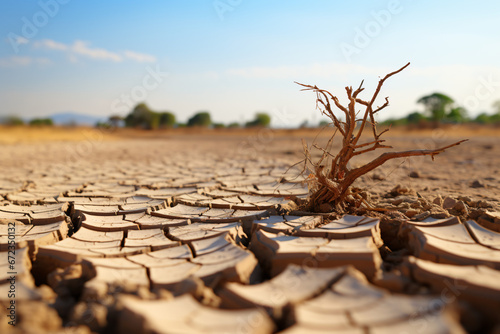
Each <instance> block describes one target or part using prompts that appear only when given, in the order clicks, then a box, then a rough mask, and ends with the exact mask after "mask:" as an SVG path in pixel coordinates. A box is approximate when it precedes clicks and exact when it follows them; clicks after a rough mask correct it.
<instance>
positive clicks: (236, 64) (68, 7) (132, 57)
mask: <svg viewBox="0 0 500 334" xmlns="http://www.w3.org/2000/svg"><path fill="white" fill-rule="evenodd" d="M499 14H500V3H499V2H497V1H482V2H473V1H439V2H437V1H434V2H433V1H415V0H400V1H397V0H396V1H394V0H390V1H351V2H347V1H326V0H308V1H305V0H304V1H298V0H287V1H264V0H200V1H182V0H177V1H168V0H167V1H159V0H157V1H123V0H122V1H117V0H111V1H95V0H86V1H83V0H41V1H19V0H3V1H2V2H1V3H0V18H1V20H0V36H2V38H1V41H2V42H0V100H1V101H2V104H1V107H0V116H2V115H10V114H17V115H21V116H22V117H26V118H30V117H38V116H46V115H50V114H53V113H56V112H63V111H75V112H79V113H86V114H90V115H100V116H103V117H106V116H108V115H110V114H115V113H118V114H121V115H125V114H126V113H127V112H128V111H129V110H130V109H132V108H133V106H134V105H135V104H136V103H138V102H142V101H145V102H146V103H148V104H149V105H150V107H151V108H152V109H154V110H158V111H162V110H170V111H172V112H174V113H175V114H176V115H177V118H178V120H179V121H185V120H187V118H189V117H190V116H191V115H192V114H194V113H195V112H196V111H200V110H209V111H210V112H211V114H212V118H213V119H214V120H215V121H217V122H225V123H228V122H232V121H246V120H249V119H251V118H253V115H254V113H255V112H256V111H267V112H269V113H270V114H271V116H272V119H273V124H274V125H275V126H294V125H297V124H300V123H302V122H303V121H304V120H309V121H310V122H318V121H319V120H320V116H319V112H318V111H315V103H314V100H315V96H314V94H312V93H308V92H300V88H299V87H298V86H297V85H296V84H294V81H299V82H303V83H309V84H317V85H319V86H321V87H323V88H326V89H330V90H331V91H332V92H334V93H336V94H337V95H338V96H339V98H340V99H341V101H342V100H343V98H344V95H345V93H344V87H345V86H346V85H353V86H357V85H359V82H360V81H361V80H362V79H365V87H366V93H365V95H364V97H366V98H369V95H370V93H371V91H372V90H373V88H374V87H375V86H376V84H377V81H378V78H379V76H383V75H385V74H386V73H388V72H390V71H392V70H395V69H397V68H399V67H401V66H403V65H404V64H406V63H407V62H408V61H410V62H411V63H412V64H411V66H410V67H409V68H408V69H407V70H405V71H404V72H402V73H400V74H399V75H397V76H395V77H393V78H391V81H389V82H387V85H386V86H385V88H384V90H383V91H382V93H381V97H384V96H387V95H388V96H389V97H390V101H391V105H390V107H389V108H388V109H386V110H384V112H383V114H382V115H380V118H381V119H385V118H389V117H401V116H404V115H406V114H407V113H409V112H411V111H414V110H419V109H421V106H418V105H417V104H416V103H415V101H416V100H417V99H418V98H419V97H421V96H423V95H425V94H429V93H432V92H434V91H439V92H442V93H445V94H448V95H450V96H451V97H452V98H454V99H455V101H456V102H457V104H458V105H462V106H465V107H466V108H467V109H468V110H469V112H470V114H471V115H476V114H478V113H479V112H481V111H491V110H492V108H491V104H492V103H493V102H494V101H496V100H500V60H499V59H500V43H499V40H498V39H499V38H500V37H499V36H500V25H499V24H498V19H497V18H498V15H499ZM167 73H168V74H167ZM381 103H382V101H381Z"/></svg>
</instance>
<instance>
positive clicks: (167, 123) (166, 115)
mask: <svg viewBox="0 0 500 334" xmlns="http://www.w3.org/2000/svg"><path fill="white" fill-rule="evenodd" d="M174 125H175V115H174V114H173V113H171V112H169V111H165V112H161V113H160V127H161V128H171V127H173V126H174Z"/></svg>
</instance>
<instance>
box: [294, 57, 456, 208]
mask: <svg viewBox="0 0 500 334" xmlns="http://www.w3.org/2000/svg"><path fill="white" fill-rule="evenodd" d="M409 65H410V63H408V64H406V65H405V66H403V67H401V68H400V69H399V70H397V71H394V72H392V73H389V74H387V75H386V76H385V77H383V78H382V79H380V81H379V83H378V86H377V88H376V90H375V93H374V94H373V96H372V97H371V99H370V100H363V99H361V98H360V97H359V95H360V93H361V92H362V91H363V90H364V88H363V82H364V81H362V82H361V84H360V85H359V87H358V88H357V89H356V90H353V89H352V86H348V87H345V90H346V93H347V98H348V100H349V104H348V105H347V106H344V105H342V104H340V102H339V99H338V98H337V97H336V96H334V95H333V94H332V93H330V92H329V91H327V90H324V89H320V88H318V87H317V86H311V85H304V84H301V83H298V82H297V84H299V85H301V86H303V87H305V88H304V89H302V90H306V91H309V90H311V91H314V92H315V93H316V96H317V99H316V107H317V108H318V109H320V111H321V112H322V114H323V115H325V116H327V117H329V118H330V120H331V121H332V125H333V134H332V135H331V138H330V139H329V141H328V143H327V145H326V147H320V146H318V145H317V144H313V145H312V147H311V148H310V147H308V145H307V144H305V143H304V155H305V158H304V160H303V162H304V170H303V172H305V173H307V174H308V178H307V180H308V183H309V189H310V198H309V200H308V204H307V206H308V208H307V209H309V210H312V211H324V208H325V204H326V205H327V207H329V208H331V209H335V210H336V211H337V212H338V213H341V212H345V211H348V209H349V208H351V209H353V208H355V207H360V206H363V205H364V207H365V208H367V209H375V208H374V207H373V206H372V205H371V204H370V203H368V202H367V201H366V199H364V198H363V197H362V196H360V195H359V193H355V192H353V191H351V189H352V187H351V186H352V184H353V183H354V181H355V180H356V179H357V178H359V177H360V176H362V175H364V174H366V173H368V172H370V171H372V170H374V169H375V168H377V167H379V166H381V165H382V164H384V163H385V162H387V161H389V160H391V159H396V158H404V157H411V156H424V155H429V156H431V158H432V160H434V156H435V155H437V154H439V153H442V152H444V151H445V150H446V149H448V148H450V147H453V146H456V145H459V144H460V143H462V142H464V141H465V140H461V141H458V142H456V143H454V144H451V145H448V146H444V147H441V148H437V149H428V150H411V151H400V152H385V153H382V154H381V155H379V156H378V157H377V158H375V159H374V160H372V161H370V162H369V163H367V164H365V165H363V166H361V167H357V168H350V167H349V162H350V161H351V159H352V158H354V157H356V156H358V155H361V154H364V153H368V152H371V151H375V150H377V149H381V148H392V146H389V145H385V144H384V142H385V140H384V139H381V137H382V135H383V134H384V133H385V132H387V131H388V130H389V129H385V130H383V131H381V132H378V130H377V127H376V122H375V114H377V113H378V112H380V111H381V110H383V109H384V108H386V107H387V106H388V105H389V98H388V97H386V98H385V102H384V103H383V104H382V105H381V106H377V107H374V105H375V100H376V99H377V97H378V95H379V93H380V89H381V88H382V86H383V84H384V82H385V81H386V80H387V79H389V78H390V77H391V76H393V75H395V74H397V73H399V72H401V71H402V70H404V69H405V68H406V67H408V66H409ZM358 106H360V107H361V109H364V111H361V110H359V111H358V110H357V108H358ZM335 107H336V108H337V109H338V110H340V111H341V112H342V114H343V115H344V117H343V118H345V121H343V118H341V117H339V116H337V115H336V114H335V113H334V108H335ZM338 110H337V112H339V111H338ZM365 130H368V131H370V130H371V132H372V135H373V138H371V139H370V140H369V141H367V142H362V143H360V139H361V135H362V134H363V132H364V131H365ZM337 133H340V135H341V136H342V140H341V148H340V150H339V151H338V152H337V153H336V154H335V153H333V152H332V143H333V139H334V138H335V135H336V134H337ZM312 148H314V149H316V150H319V151H320V152H321V156H320V158H319V159H318V160H317V161H313V157H312V155H311V149H312Z"/></svg>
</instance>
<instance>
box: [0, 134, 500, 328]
mask: <svg viewBox="0 0 500 334" xmlns="http://www.w3.org/2000/svg"><path fill="white" fill-rule="evenodd" d="M267 131H268V132H263V133H258V134H256V135H249V136H247V137H246V136H210V135H198V136H196V135H189V136H188V135H185V136H168V137H161V138H143V139H134V140H125V139H114V140H101V139H100V137H99V136H94V137H92V136H91V137H89V139H87V140H84V141H79V142H40V143H35V144H22V143H18V144H9V145H3V146H1V147H0V155H1V157H2V159H1V161H0V168H1V171H2V173H1V175H0V267H1V271H0V303H1V304H2V309H1V311H0V315H1V321H0V331H1V332H2V333H11V332H12V333H288V334H292V333H387V332H391V333H462V332H471V333H485V332H491V333H498V331H500V320H499V318H498V314H499V312H500V285H499V282H500V214H499V212H500V210H499V193H500V191H499V187H500V172H499V170H500V167H499V166H500V165H499V163H500V140H499V138H498V137H474V138H471V140H470V141H469V143H467V144H465V145H461V146H460V147H457V148H456V149H453V150H450V151H447V152H445V153H444V154H442V155H439V156H437V157H436V161H435V162H432V161H431V160H430V159H428V158H422V159H417V158H415V159H411V160H410V159H407V160H402V161H394V162H391V163H390V164H388V165H386V166H383V167H382V168H380V169H377V170H375V171H374V172H372V173H371V174H369V175H365V176H363V177H362V178H361V179H360V180H358V181H357V183H356V184H355V186H356V187H359V188H362V189H365V193H366V196H368V197H369V198H370V199H371V200H372V201H373V202H375V203H378V204H379V205H383V206H384V207H385V208H392V209H393V212H394V213H395V214H393V215H380V214H374V213H373V212H366V214H365V215H362V214H358V215H328V214H321V215H320V214H311V213H309V214H308V213H304V212H302V211H300V210H297V205H296V203H300V202H301V201H303V200H304V199H306V198H307V195H308V189H307V184H305V183H304V176H303V175H301V174H300V172H301V170H300V166H297V167H293V168H289V167H290V166H291V165H293V164H294V163H296V162H298V161H300V160H301V159H302V158H303V157H302V155H301V151H300V147H301V144H300V138H299V137H294V136H293V135H290V134H287V133H286V131H285V132H283V133H282V132H280V133H277V132H274V131H273V130H267ZM392 140H393V143H394V144H396V145H395V146H399V147H402V148H406V149H407V148H425V147H427V146H429V145H438V144H442V143H447V141H451V140H452V139H450V138H447V137H446V136H439V137H438V138H434V139H431V140H429V139H428V138H425V137H419V136H415V137H411V136H405V137H397V138H394V139H392ZM363 159H367V161H368V159H370V156H369V155H368V156H367V157H366V158H365V157H363ZM362 162H363V161H360V162H359V163H362ZM396 213H397V214H396ZM13 236H14V237H13ZM11 240H15V256H14V257H13V258H12V257H9V255H11V254H12V255H13V253H14V252H12V248H9V245H12V243H10V244H9V241H11ZM9 250H10V251H11V252H10V253H9ZM11 273H15V274H11ZM13 277H14V279H13ZM12 291H14V294H15V296H10V293H11V292H12ZM9 296H10V297H9ZM12 300H14V301H15V322H16V324H15V326H11V325H9V323H8V322H9V321H11V320H10V319H11V318H9V315H11V314H12V313H10V310H9V309H8V307H9V306H10V305H12Z"/></svg>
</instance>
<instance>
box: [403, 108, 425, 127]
mask: <svg viewBox="0 0 500 334" xmlns="http://www.w3.org/2000/svg"><path fill="white" fill-rule="evenodd" d="M406 120H407V121H408V123H413V124H418V123H420V122H423V121H425V120H426V118H425V116H424V115H422V113H419V112H418V111H415V112H412V113H411V114H409V115H408V116H407V117H406Z"/></svg>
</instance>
